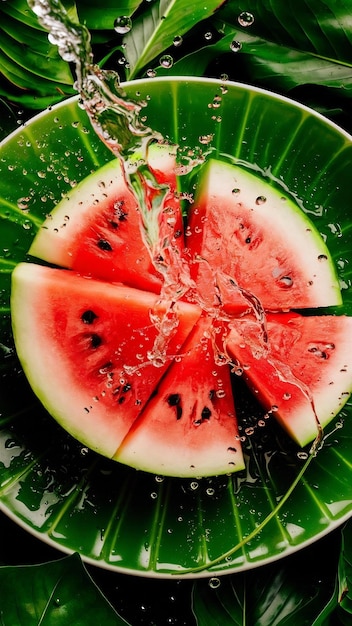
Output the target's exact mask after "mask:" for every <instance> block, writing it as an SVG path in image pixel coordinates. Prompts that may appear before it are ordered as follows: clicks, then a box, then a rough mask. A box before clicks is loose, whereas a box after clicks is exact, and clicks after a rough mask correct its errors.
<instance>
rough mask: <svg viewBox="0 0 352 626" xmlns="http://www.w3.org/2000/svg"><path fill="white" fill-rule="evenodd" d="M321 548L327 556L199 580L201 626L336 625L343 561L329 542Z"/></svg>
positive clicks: (311, 553) (196, 603)
mask: <svg viewBox="0 0 352 626" xmlns="http://www.w3.org/2000/svg"><path fill="white" fill-rule="evenodd" d="M351 528H352V527H351V525H350V526H349V534H351ZM327 541H329V539H325V547H326V546H327V545H328V544H327ZM320 545H321V552H322V556H320V555H319V553H318V552H317V550H316V549H315V548H308V549H306V550H305V551H304V552H303V553H302V554H301V555H293V556H291V557H290V558H288V559H284V560H282V561H281V562H279V564H278V565H277V564H272V565H267V566H264V567H263V568H260V569H257V570H254V571H253V570H250V571H248V572H244V573H242V574H241V573H240V574H234V575H231V576H226V577H221V578H219V579H216V578H212V579H206V580H198V581H197V582H196V583H195V584H194V588H193V596H192V601H193V602H192V605H193V611H194V614H195V617H196V620H197V626H218V625H219V624H221V626H244V625H247V624H248V625H250V626H297V624H299V625H300V626H336V624H338V623H339V622H338V621H336V620H337V609H338V599H337V593H336V585H335V581H336V568H337V558H336V556H334V554H333V551H330V553H329V552H328V551H327V550H326V549H325V547H324V541H323V542H321V544H320ZM332 545H333V546H334V545H335V546H336V544H334V541H332ZM336 547H337V546H336ZM348 623H350V622H348Z"/></svg>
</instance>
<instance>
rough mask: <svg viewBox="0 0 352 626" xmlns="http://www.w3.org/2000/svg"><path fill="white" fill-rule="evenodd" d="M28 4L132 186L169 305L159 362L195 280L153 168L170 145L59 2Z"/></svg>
mask: <svg viewBox="0 0 352 626" xmlns="http://www.w3.org/2000/svg"><path fill="white" fill-rule="evenodd" d="M28 4H29V6H30V8H31V9H32V10H33V12H34V13H35V14H36V15H37V17H38V21H39V23H40V24H41V25H42V26H43V28H45V30H47V31H48V32H49V35H48V37H49V40H50V42H51V43H52V44H55V45H56V46H57V47H58V51H59V54H60V56H61V57H62V59H64V60H65V61H67V62H70V63H72V64H73V65H74V67H75V74H76V81H75V84H74V87H75V89H76V90H77V92H78V94H79V97H80V106H81V107H82V108H84V109H85V111H86V113H87V115H88V117H89V119H90V122H91V125H92V127H93V129H94V131H95V132H96V134H97V135H98V137H99V138H100V139H101V141H102V142H103V143H104V144H105V145H106V146H107V147H108V148H109V149H110V150H111V152H112V153H113V154H114V156H115V157H117V158H118V159H119V160H120V162H121V165H122V171H123V172H124V175H125V179H126V183H127V186H128V187H129V189H130V191H131V192H132V194H133V195H134V196H135V198H136V200H137V204H138V207H139V212H140V216H141V220H140V224H141V232H142V236H143V240H144V243H145V245H146V247H147V249H148V251H149V253H150V256H151V260H152V263H153V265H154V267H155V268H156V270H157V271H158V272H159V273H160V274H161V275H162V277H163V287H162V292H161V296H160V300H161V301H164V302H165V301H168V302H169V307H168V308H167V310H166V313H165V315H164V318H163V319H161V320H160V323H159V329H160V337H159V338H158V345H157V346H156V353H157V358H158V359H160V355H161V354H162V353H165V354H166V348H167V343H168V340H169V338H170V336H171V334H172V332H170V316H171V317H172V320H173V329H172V330H174V328H175V327H176V326H177V324H178V317H177V313H176V312H175V310H174V303H175V301H177V300H178V299H179V298H181V297H182V296H183V295H184V294H185V293H186V292H187V291H188V290H189V288H190V285H191V282H192V281H191V279H190V273H189V269H188V266H187V265H186V263H185V262H184V261H183V260H182V257H181V255H180V254H179V249H178V247H177V246H175V245H173V244H172V243H171V241H172V237H170V224H169V223H168V212H167V207H166V206H165V205H166V202H167V199H168V197H169V194H170V188H169V186H168V185H167V184H158V182H157V180H156V179H155V176H154V173H153V171H152V170H151V169H150V168H149V166H148V151H149V148H150V146H151V144H153V143H155V142H159V143H165V142H164V138H163V136H162V135H161V134H160V133H159V132H158V131H155V130H153V129H151V128H149V127H148V126H146V125H145V124H144V123H143V122H142V120H141V117H140V113H141V110H142V109H143V107H144V106H145V103H144V102H136V101H134V100H131V99H129V98H128V96H127V94H126V93H125V92H124V90H123V89H122V87H121V84H120V78H119V75H118V74H117V73H116V72H114V71H111V70H102V69H101V68H100V67H99V66H98V65H96V64H95V63H94V61H93V53H92V49H91V44H90V33H89V31H88V29H87V28H86V27H85V26H84V25H82V24H80V23H79V21H78V18H77V19H76V20H75V21H74V20H73V19H71V17H70V15H69V14H68V12H67V11H66V9H65V8H64V6H63V5H62V4H61V2H60V0H28ZM116 26H118V27H120V28H122V27H123V28H128V29H130V28H131V27H132V24H131V22H130V21H129V20H128V18H127V17H126V16H123V17H122V18H119V22H118V24H117V25H116V24H115V29H116ZM170 59H171V57H170ZM164 209H165V210H164ZM164 326H165V328H164ZM162 343H163V344H164V345H163V346H162V345H161V344H162Z"/></svg>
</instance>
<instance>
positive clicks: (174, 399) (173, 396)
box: [167, 393, 182, 420]
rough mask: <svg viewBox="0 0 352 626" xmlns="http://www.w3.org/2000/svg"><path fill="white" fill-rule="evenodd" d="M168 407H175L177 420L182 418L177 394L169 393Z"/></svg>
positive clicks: (179, 398)
mask: <svg viewBox="0 0 352 626" xmlns="http://www.w3.org/2000/svg"><path fill="white" fill-rule="evenodd" d="M167 403H168V405H169V406H174V407H176V419H177V420H179V419H181V417H182V406H181V396H180V394H179V393H170V395H169V396H168V398H167Z"/></svg>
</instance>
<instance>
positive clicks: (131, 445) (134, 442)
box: [115, 317, 244, 476]
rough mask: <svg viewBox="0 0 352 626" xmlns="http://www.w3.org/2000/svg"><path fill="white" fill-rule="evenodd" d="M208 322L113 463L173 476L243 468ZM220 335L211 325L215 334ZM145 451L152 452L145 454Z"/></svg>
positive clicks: (224, 372)
mask: <svg viewBox="0 0 352 626" xmlns="http://www.w3.org/2000/svg"><path fill="white" fill-rule="evenodd" d="M214 328H215V327H214V326H213V323H212V320H210V319H209V318H207V317H202V318H200V320H199V321H198V323H197V325H196V326H195V328H194V329H193V331H192V333H191V334H190V336H189V337H188V339H187V341H186V342H185V344H184V346H183V348H182V355H180V357H179V358H178V359H176V360H174V361H173V363H172V365H171V366H170V367H169V369H168V370H167V372H166V374H165V376H164V377H163V378H162V380H161V382H160V383H159V385H158V386H157V388H156V390H155V391H154V393H153V396H152V398H151V399H150V400H149V402H147V404H146V405H145V407H144V410H143V411H142V413H141V414H140V416H139V417H138V419H137V420H136V421H135V422H134V424H133V426H132V428H131V430H130V431H129V433H128V435H127V437H126V438H125V439H124V441H123V442H122V444H121V445H120V447H119V449H118V450H117V452H116V454H115V459H116V460H118V461H120V462H122V463H125V464H127V465H132V466H135V464H136V459H143V463H142V464H141V465H140V468H141V469H143V470H145V471H148V472H155V473H167V474H169V475H174V476H214V475H217V474H226V473H228V472H233V471H236V470H241V469H243V468H244V461H243V455H242V451H241V444H240V438H239V434H238V427H237V420H236V414H235V407H234V400H233V396H232V391H231V379H230V370H229V367H228V366H227V364H226V363H223V364H221V363H217V362H216V359H215V354H214V349H213V341H214ZM220 331H221V332H223V330H222V329H221V326H219V325H217V326H216V332H217V333H218V332H220ZM146 449H149V450H152V454H145V453H144V451H145V450H146Z"/></svg>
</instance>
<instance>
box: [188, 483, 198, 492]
mask: <svg viewBox="0 0 352 626" xmlns="http://www.w3.org/2000/svg"><path fill="white" fill-rule="evenodd" d="M198 487H199V483H197V482H196V481H192V482H191V484H190V488H191V490H192V491H195V490H196V489H198Z"/></svg>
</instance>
